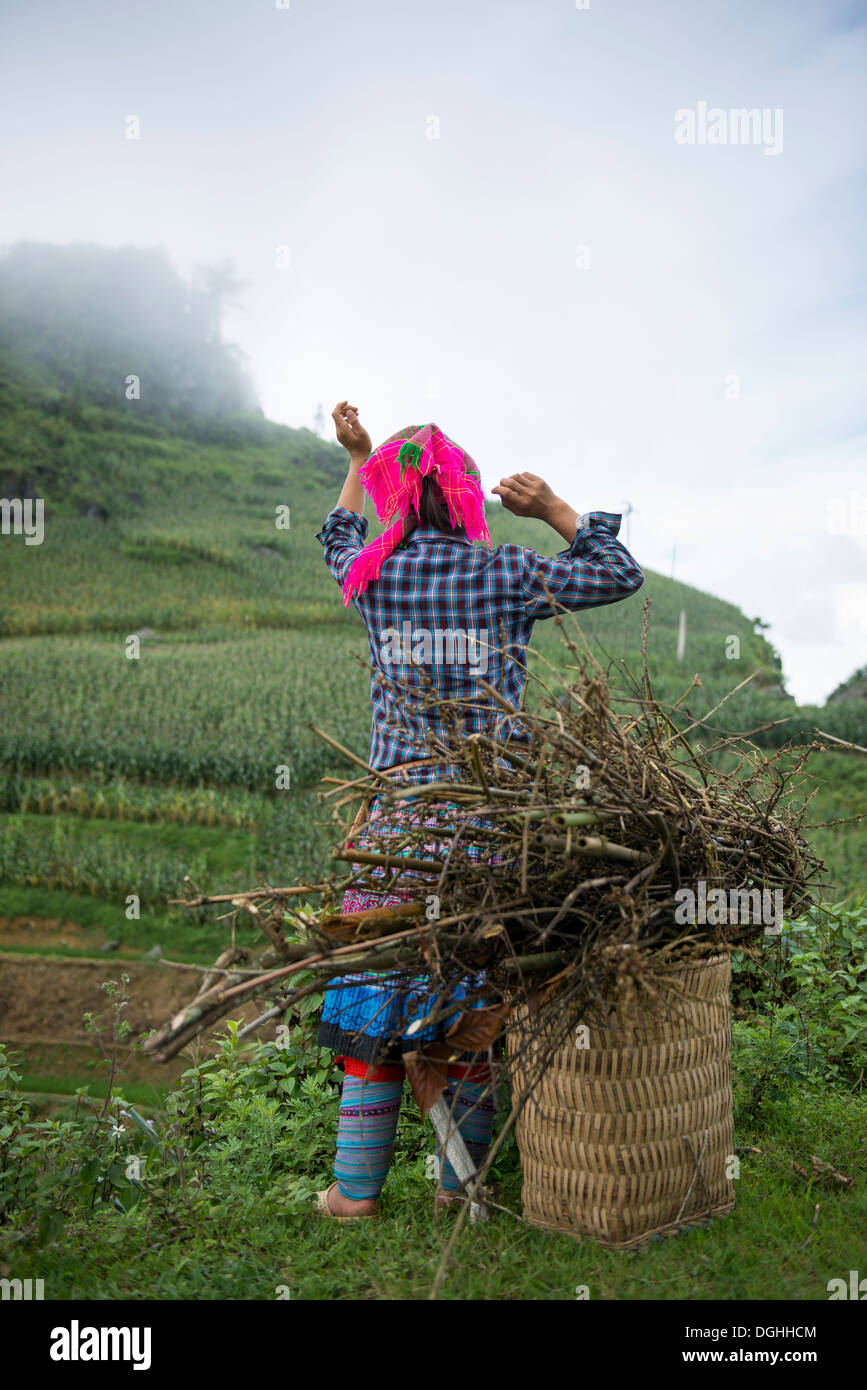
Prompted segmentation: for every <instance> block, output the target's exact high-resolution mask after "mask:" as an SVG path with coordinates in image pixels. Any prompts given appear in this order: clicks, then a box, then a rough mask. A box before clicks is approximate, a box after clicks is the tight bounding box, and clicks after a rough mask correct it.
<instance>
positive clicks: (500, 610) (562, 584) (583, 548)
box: [316, 507, 644, 782]
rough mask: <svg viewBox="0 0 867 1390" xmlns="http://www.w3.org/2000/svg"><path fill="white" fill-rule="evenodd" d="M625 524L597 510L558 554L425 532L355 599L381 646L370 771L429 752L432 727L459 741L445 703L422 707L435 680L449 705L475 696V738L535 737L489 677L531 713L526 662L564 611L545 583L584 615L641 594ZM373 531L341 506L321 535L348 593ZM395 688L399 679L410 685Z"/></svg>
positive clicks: (415, 772)
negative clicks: (535, 635)
mask: <svg viewBox="0 0 867 1390" xmlns="http://www.w3.org/2000/svg"><path fill="white" fill-rule="evenodd" d="M619 529H620V515H619V514H615V513H611V512H588V513H586V515H584V516H582V517H580V518H579V521H578V530H577V532H576V535H575V539H574V540H573V542H572V544H571V545H570V546H569V548H568V550H564V551H562V552H561V553H560V554H559V555H553V556H547V555H538V554H537V553H536V552H535V551H534V550H529V549H527V548H526V547H525V546H521V545H500V546H497V548H496V549H495V550H488V548H487V547H486V546H480V545H472V544H471V543H470V542H469V541H468V540H466V538H465V537H462V536H458V535H450V534H445V533H443V532H442V531H438V530H436V529H435V528H434V527H427V526H420V527H417V528H416V530H415V531H413V532H412V534H411V535H410V536H409V538H408V539H407V540H406V541H405V542H404V543H403V545H402V546H401V547H400V549H399V550H397V551H396V552H395V554H393V555H392V556H390V557H389V559H388V560H387V561H386V563H385V565H384V566H383V569H382V573H381V574H380V576H379V578H378V579H376V580H374V581H373V582H372V583H370V584H369V585H368V587H367V588H366V589H365V591H364V593H362V594H358V595H356V597H355V598H354V599H353V600H352V606H353V607H354V608H357V609H358V612H359V613H360V614H361V617H362V619H363V620H364V624H365V627H366V628H367V634H368V640H369V645H370V662H371V681H370V698H371V706H372V715H373V718H372V727H371V736H370V758H369V761H370V766H371V767H374V768H378V769H380V770H383V769H385V768H389V767H393V766H395V764H398V763H404V762H411V761H413V760H418V759H422V758H425V757H429V756H430V754H429V751H428V749H427V747H426V742H425V736H426V735H427V734H428V733H429V732H432V733H433V734H434V735H435V736H436V737H438V738H440V739H442V740H444V741H447V740H448V734H447V728H448V726H447V724H446V723H445V722H444V720H443V718H442V716H441V715H440V712H439V710H438V708H437V707H433V708H431V707H430V705H428V707H427V708H426V709H425V708H421V707H420V703H419V699H418V696H423V695H424V694H425V692H427V693H428V695H429V694H430V693H431V684H430V683H432V685H433V687H434V689H435V691H436V693H437V694H441V695H442V697H443V698H444V699H451V700H455V699H459V700H462V701H472V706H471V707H466V706H464V707H463V712H462V714H461V724H462V726H463V728H464V730H465V732H466V734H472V733H486V734H488V735H489V736H490V737H494V738H496V739H497V740H498V741H503V740H504V739H505V738H507V737H510V738H511V739H512V741H513V743H514V742H519V743H520V742H522V741H524V740H525V737H526V734H525V731H523V730H522V729H521V727H520V724H519V723H518V721H516V720H514V719H510V718H509V716H508V715H504V714H503V712H502V711H501V710H500V709H499V707H498V706H496V705H495V704H494V703H493V702H492V701H491V699H490V697H489V696H488V695H486V694H485V691H484V690H483V688H482V686H481V685H480V683H479V677H480V676H481V677H482V678H483V679H484V680H485V681H487V682H488V684H489V685H492V686H493V687H494V688H495V689H496V690H498V691H499V692H500V693H501V694H502V695H504V696H505V697H506V699H507V700H508V701H509V702H510V703H511V704H512V706H513V707H515V708H518V707H519V706H520V704H521V698H522V695H523V690H524V685H525V682H526V675H525V673H524V671H523V670H522V669H521V666H522V664H523V663H525V660H526V649H527V643H528V642H529V640H530V635H531V633H532V630H533V624H534V623H535V622H536V620H537V619H538V618H550V617H552V616H553V615H554V613H555V612H556V611H558V609H557V608H552V606H551V604H550V602H549V600H548V599H547V598H546V596H545V585H547V587H548V589H549V591H550V592H551V594H552V595H553V597H554V599H555V600H556V603H557V604H558V605H560V606H562V607H563V608H566V609H570V610H573V611H574V610H577V609H580V608H599V607H601V606H602V605H603V604H607V603H618V602H619V601H620V599H624V598H627V597H628V596H629V595H630V594H634V593H635V591H636V590H637V589H640V588H641V586H642V584H643V583H644V575H643V574H642V572H641V570H640V569H639V567H638V565H637V564H636V563H635V561H634V560H633V558H632V556H631V555H630V554H629V551H628V550H626V549H625V547H624V546H623V545H621V543H620V541H618V540H617V533H618V531H619ZM367 530H368V522H367V520H366V518H365V517H363V516H360V515H359V514H358V512H352V511H349V510H348V509H347V508H346V507H335V508H334V509H333V511H331V512H330V513H329V515H328V517H327V518H326V521H325V525H324V526H323V527H322V530H321V531H320V532H319V533H318V535H317V537H316V539H317V540H318V541H320V542H321V544H322V547H323V550H324V551H325V563H326V564H327V566H328V568H329V570H330V571H331V573H332V575H333V576H334V578H335V579H336V580H337V583H338V584H340V585H341V586H342V585H343V583H344V581H345V579H346V575H347V572H348V570H349V566H350V565H351V564H352V562H353V560H354V559H355V557H356V556H357V555H358V552H359V550H360V549H361V547H362V546H363V545H364V543H365V540H366V537H367ZM390 681H399V682H400V683H401V689H400V690H395V689H394V688H392V686H391V685H390V684H389V682H390ZM415 691H417V692H418V696H416V694H415ZM456 772H457V769H456V767H455V766H454V765H453V764H449V763H443V764H441V765H439V766H436V767H433V766H431V767H426V768H417V769H407V771H406V772H405V773H404V774H403V776H402V778H401V780H406V781H410V782H431V781H439V780H442V779H454V778H455V776H456Z"/></svg>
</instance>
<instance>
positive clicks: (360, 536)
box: [316, 507, 369, 588]
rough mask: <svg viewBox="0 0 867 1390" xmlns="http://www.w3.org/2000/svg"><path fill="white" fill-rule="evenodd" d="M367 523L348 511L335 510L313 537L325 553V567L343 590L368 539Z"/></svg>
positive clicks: (345, 508)
mask: <svg viewBox="0 0 867 1390" xmlns="http://www.w3.org/2000/svg"><path fill="white" fill-rule="evenodd" d="M368 525H369V523H368V520H367V518H366V517H364V516H361V514H360V513H359V512H351V511H350V510H349V508H348V507H334V508H332V510H331V511H330V512H329V513H328V516H327V517H326V518H325V525H324V526H323V527H322V530H321V531H318V532H317V534H316V539H317V540H318V541H319V543H320V545H321V546H322V549H323V550H324V551H325V563H326V565H327V566H328V568H329V570H330V571H331V574H332V575H333V577H334V578H335V579H336V580H337V583H338V584H339V585H340V587H341V588H342V587H343V585H344V584H345V582H346V576H347V574H348V573H349V566H350V565H351V564H352V562H353V560H354V559H355V558H356V556H357V555H358V553H359V551H360V550H361V549H362V548H363V546H364V543H365V540H366V538H367V530H368Z"/></svg>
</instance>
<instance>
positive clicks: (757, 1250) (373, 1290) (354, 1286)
mask: <svg viewBox="0 0 867 1390" xmlns="http://www.w3.org/2000/svg"><path fill="white" fill-rule="evenodd" d="M865 1120H867V1103H865V1101H864V1099H863V1097H862V1098H860V1099H855V1098H850V1097H846V1096H845V1095H838V1094H835V1093H830V1094H825V1095H815V1094H811V1093H804V1094H802V1095H800V1096H798V1097H796V1098H793V1101H792V1102H790V1103H787V1104H778V1105H776V1106H774V1107H773V1108H771V1109H770V1110H769V1111H768V1112H767V1114H766V1115H765V1117H764V1120H763V1121H762V1122H761V1123H753V1124H752V1125H749V1126H746V1125H742V1126H741V1127H740V1128H739V1131H738V1133H737V1142H738V1144H739V1145H741V1146H745V1145H754V1146H755V1147H757V1148H761V1150H762V1152H761V1154H758V1155H757V1154H753V1153H751V1152H749V1151H747V1150H746V1149H744V1148H743V1147H742V1150H741V1158H742V1168H741V1176H740V1178H739V1179H738V1181H737V1183H736V1190H737V1206H736V1208H735V1211H734V1213H733V1214H732V1215H731V1216H729V1217H725V1218H720V1219H717V1220H715V1221H713V1222H712V1223H711V1224H710V1225H708V1226H706V1227H704V1228H696V1229H692V1230H689V1231H686V1232H684V1233H682V1234H680V1235H678V1236H677V1237H672V1238H665V1239H663V1240H661V1241H659V1242H653V1243H651V1244H650V1245H648V1246H645V1247H643V1248H642V1249H640V1250H638V1251H635V1252H630V1253H618V1252H610V1251H604V1250H602V1249H600V1248H599V1247H598V1246H596V1245H595V1244H594V1243H593V1242H592V1241H589V1240H583V1241H581V1242H577V1241H575V1240H573V1239H572V1238H571V1237H569V1236H566V1235H558V1234H548V1233H545V1232H541V1231H537V1230H534V1229H532V1228H531V1227H528V1226H526V1225H524V1224H523V1223H521V1222H519V1221H517V1220H515V1219H514V1217H512V1216H509V1215H506V1214H503V1213H497V1214H495V1216H494V1218H493V1220H491V1221H490V1222H489V1223H487V1224H485V1225H482V1226H477V1227H475V1228H469V1227H465V1229H464V1230H463V1232H462V1234H461V1235H460V1237H459V1239H458V1241H457V1243H456V1246H455V1249H454V1251H453V1258H452V1262H451V1264H450V1266H449V1267H448V1272H447V1274H446V1277H445V1280H444V1283H443V1285H442V1290H441V1297H443V1298H444V1299H447V1300H448V1299H462V1300H464V1299H483V1300H509V1299H517V1300H524V1301H530V1300H542V1299H546V1300H547V1299H552V1300H558V1301H567V1302H568V1301H574V1299H575V1297H576V1288H577V1287H578V1286H579V1285H582V1286H586V1287H587V1289H588V1291H589V1297H590V1299H591V1300H602V1299H617V1300H624V1301H626V1300H636V1299H662V1300H684V1301H686V1300H708V1301H732V1300H741V1299H758V1300H773V1299H784V1300H792V1301H801V1300H804V1301H811V1300H818V1301H825V1300H826V1299H827V1296H828V1295H827V1291H826V1285H827V1282H828V1280H829V1279H831V1278H835V1277H838V1276H840V1275H845V1274H846V1271H848V1270H849V1269H859V1268H862V1269H863V1267H864V1259H865V1253H867V1252H865V1240H864V1232H865V1230H867V1197H865V1193H864V1184H863V1181H862V1182H861V1183H856V1184H855V1185H854V1187H853V1188H852V1189H850V1190H848V1191H844V1190H842V1189H839V1187H834V1186H827V1185H822V1186H821V1187H814V1186H811V1185H809V1184H807V1183H805V1182H804V1181H803V1179H801V1178H799V1177H798V1176H797V1175H796V1174H794V1172H793V1171H792V1166H791V1165H792V1162H793V1161H794V1162H798V1163H800V1164H801V1165H802V1166H806V1167H808V1168H809V1164H810V1156H811V1154H813V1153H817V1154H819V1155H820V1156H821V1157H823V1158H824V1159H825V1160H827V1161H829V1162H832V1163H833V1164H834V1165H835V1167H838V1168H839V1169H841V1170H842V1171H843V1172H844V1173H847V1174H849V1173H853V1172H854V1171H856V1170H857V1169H859V1165H860V1172H861V1173H862V1174H863V1153H862V1152H861V1143H860V1138H859V1137H858V1136H859V1133H860V1131H861V1130H863V1125H864V1121H865ZM237 1173H238V1176H237V1180H236V1182H235V1183H234V1184H233V1183H231V1182H229V1183H226V1182H225V1181H224V1182H222V1184H221V1186H220V1190H219V1192H218V1193H217V1194H216V1196H217V1200H216V1201H215V1202H213V1204H212V1205H211V1204H209V1202H206V1203H203V1204H202V1206H201V1207H197V1208H196V1210H195V1212H194V1213H193V1212H190V1211H189V1210H185V1208H184V1207H183V1205H182V1204H181V1203H178V1204H172V1203H170V1204H169V1206H168V1207H167V1208H166V1209H165V1211H164V1212H163V1213H162V1214H160V1215H155V1213H154V1211H153V1209H149V1211H148V1216H147V1219H146V1218H145V1215H144V1214H143V1213H144V1209H143V1208H139V1209H138V1213H137V1214H133V1215H130V1216H121V1215H119V1214H114V1213H111V1212H103V1213H101V1214H100V1215H98V1216H96V1217H94V1218H93V1219H92V1220H91V1221H89V1222H81V1223H77V1224H75V1225H74V1226H69V1227H67V1229H66V1230H65V1231H64V1233H63V1235H62V1237H61V1238H60V1240H59V1241H58V1243H56V1244H55V1245H54V1246H53V1247H52V1249H51V1252H50V1255H49V1256H46V1252H44V1251H42V1252H39V1251H33V1250H28V1249H27V1248H24V1247H18V1248H16V1250H15V1255H14V1263H15V1273H16V1276H18V1277H21V1278H26V1277H36V1276H43V1277H45V1278H46V1294H47V1296H50V1297H51V1298H56V1299H75V1300H78V1299H110V1300H119V1299H128V1298H134V1299H136V1300H140V1299H144V1300H147V1299H171V1300H177V1299H198V1300H232V1301H245V1300H254V1299H265V1300H268V1299H274V1298H275V1297H276V1296H277V1293H276V1290H277V1286H278V1285H285V1286H287V1288H288V1290H289V1296H290V1297H291V1298H292V1299H296V1300H298V1299H313V1300H322V1301H327V1302H331V1301H333V1300H334V1299H335V1298H337V1299H344V1300H345V1299H360V1300H390V1299H395V1300H400V1301H406V1300H413V1299H425V1298H427V1297H428V1295H429V1293H430V1290H431V1288H432V1286H433V1283H434V1280H435V1278H436V1275H437V1270H438V1268H439V1266H440V1262H441V1260H442V1257H443V1252H444V1247H445V1243H446V1240H447V1238H448V1236H449V1234H450V1232H451V1230H452V1226H453V1223H454V1221H455V1220H456V1217H455V1215H454V1214H453V1213H446V1214H444V1215H440V1216H439V1217H437V1216H435V1215H434V1212H433V1207H432V1184H431V1183H428V1182H426V1181H425V1179H424V1176H423V1157H421V1156H418V1157H415V1158H407V1157H406V1155H404V1156H403V1158H401V1156H399V1157H398V1160H397V1161H396V1163H395V1165H394V1167H393V1168H392V1172H391V1175H390V1177H389V1181H388V1184H387V1186H386V1189H385V1193H384V1197H383V1215H382V1216H381V1218H380V1219H379V1220H377V1221H375V1222H369V1223H360V1224H358V1225H357V1226H351V1227H342V1226H339V1225H337V1224H336V1223H333V1222H328V1221H325V1220H323V1219H322V1218H317V1217H315V1216H307V1215H301V1214H295V1215H293V1214H291V1213H288V1212H287V1210H286V1206H285V1202H283V1201H281V1182H282V1179H281V1175H280V1174H279V1173H278V1174H275V1180H274V1181H273V1183H272V1185H271V1187H270V1188H269V1190H268V1191H267V1192H266V1193H265V1194H264V1195H263V1196H261V1197H260V1196H259V1195H258V1194H257V1193H255V1192H253V1191H251V1189H250V1187H249V1186H248V1185H247V1184H246V1182H245V1178H244V1173H243V1169H242V1168H239V1169H238V1170H237ZM290 1176H291V1174H290V1173H288V1172H287V1173H285V1174H284V1175H283V1178H285V1179H286V1180H287V1181H288V1179H289V1178H290ZM305 1176H311V1177H315V1178H316V1179H317V1180H321V1182H322V1185H325V1183H326V1182H327V1181H328V1180H329V1178H330V1174H329V1171H328V1167H327V1165H325V1164H321V1165H320V1166H319V1167H318V1168H317V1169H316V1170H315V1171H314V1172H313V1173H307V1174H305ZM502 1196H503V1204H504V1205H506V1206H509V1207H510V1208H512V1209H514V1210H519V1209H520V1190H519V1180H518V1176H517V1171H516V1170H515V1167H514V1164H513V1165H512V1169H511V1171H510V1173H509V1174H507V1175H506V1177H505V1180H504V1181H503V1194H502ZM211 1200H212V1199H211ZM817 1202H819V1203H820V1212H819V1217H818V1219H817V1222H816V1226H815V1229H812V1222H813V1215H814V1208H815V1205H816V1203H817Z"/></svg>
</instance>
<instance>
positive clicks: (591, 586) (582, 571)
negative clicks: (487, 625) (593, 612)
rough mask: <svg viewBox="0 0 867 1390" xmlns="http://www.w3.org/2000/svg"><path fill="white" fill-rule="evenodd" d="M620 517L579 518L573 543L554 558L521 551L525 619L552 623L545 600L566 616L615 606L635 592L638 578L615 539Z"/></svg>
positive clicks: (591, 514)
mask: <svg viewBox="0 0 867 1390" xmlns="http://www.w3.org/2000/svg"><path fill="white" fill-rule="evenodd" d="M620 521H621V514H620V513H615V512H585V514H584V515H583V516H582V517H579V518H578V529H577V531H576V533H575V539H574V540H573V542H572V544H571V545H570V546H569V549H568V550H563V551H561V553H560V554H559V555H539V554H537V552H536V551H535V550H527V549H523V548H522V554H523V562H522V565H521V595H522V599H523V604H524V610H525V612H526V615H527V617H528V618H533V619H536V618H552V617H553V616H554V614H555V613H556V612H557V611H558V610H557V608H556V607H552V606H551V603H550V601H549V600H548V598H547V597H546V594H545V588H546V586H547V588H548V589H549V590H550V592H551V595H552V597H553V598H554V599H555V601H556V603H557V604H558V605H559V606H560V607H562V608H567V609H569V610H570V611H573V612H574V611H576V610H577V609H579V608H601V607H602V606H603V605H604V604H606V603H618V602H619V600H620V599H624V598H628V597H629V595H630V594H634V593H635V592H636V590H638V589H640V588H641V586H642V584H643V583H644V575H643V573H642V571H641V569H640V568H639V566H638V565H637V564H636V562H635V560H634V559H633V558H632V556H631V555H630V553H629V551H628V550H627V549H626V547H625V546H624V545H622V544H621V542H620V541H619V540H618V539H617V533H618V531H619V530H620Z"/></svg>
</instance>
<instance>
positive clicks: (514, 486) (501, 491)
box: [491, 473, 578, 542]
mask: <svg viewBox="0 0 867 1390" xmlns="http://www.w3.org/2000/svg"><path fill="white" fill-rule="evenodd" d="M491 491H492V492H493V493H495V494H496V496H497V497H499V498H500V499H501V501H502V503H503V506H504V507H505V508H506V510H507V511H509V512H514V514H515V516H536V517H539V519H540V520H541V521H547V523H548V525H549V526H552V527H553V528H554V530H555V531H556V532H557V533H558V534H559V535H561V536H562V537H563V539H564V541H569V542H571V541H574V539H575V533H576V531H577V530H578V513H577V512H576V510H575V508H574V507H570V506H569V503H568V502H564V501H563V499H562V497H558V496H557V495H556V493H555V492H554V491H553V490H552V489H551V488H550V487H549V486H548V484H547V483H546V482H545V480H544V479H543V478H538V477H537V476H536V474H535V473H513V474H512V476H511V477H510V478H503V479H502V480H501V482H500V486H499V487H495V488H491Z"/></svg>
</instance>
